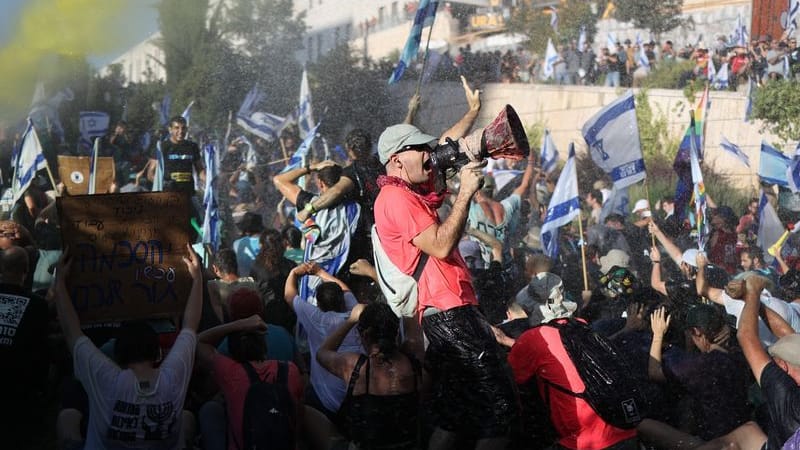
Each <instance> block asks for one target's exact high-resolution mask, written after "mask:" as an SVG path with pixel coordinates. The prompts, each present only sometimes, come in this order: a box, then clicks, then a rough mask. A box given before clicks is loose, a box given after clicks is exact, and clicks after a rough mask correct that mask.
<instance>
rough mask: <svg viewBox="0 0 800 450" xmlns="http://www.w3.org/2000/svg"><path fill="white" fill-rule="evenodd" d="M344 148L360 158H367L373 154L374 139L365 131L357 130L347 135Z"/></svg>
mask: <svg viewBox="0 0 800 450" xmlns="http://www.w3.org/2000/svg"><path fill="white" fill-rule="evenodd" d="M344 146H345V148H347V149H348V150H351V151H352V152H353V153H355V154H356V156H358V157H359V158H366V157H368V156H369V155H370V154H371V153H372V137H371V136H370V135H369V133H367V132H366V131H365V130H362V129H361V128H356V129H354V130H352V131H350V132H349V133H347V137H345V138H344Z"/></svg>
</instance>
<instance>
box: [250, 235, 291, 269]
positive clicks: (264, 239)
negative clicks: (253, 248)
mask: <svg viewBox="0 0 800 450" xmlns="http://www.w3.org/2000/svg"><path fill="white" fill-rule="evenodd" d="M258 242H259V244H260V245H261V249H260V250H259V251H258V256H256V261H257V262H258V263H260V264H261V265H262V266H264V268H265V269H267V270H268V271H272V270H273V269H275V268H276V267H278V264H280V261H281V258H283V252H284V250H286V247H285V245H284V244H283V236H281V233H280V232H279V231H278V230H276V229H273V228H270V229H268V230H264V232H263V233H261V237H260V238H259V239H258Z"/></svg>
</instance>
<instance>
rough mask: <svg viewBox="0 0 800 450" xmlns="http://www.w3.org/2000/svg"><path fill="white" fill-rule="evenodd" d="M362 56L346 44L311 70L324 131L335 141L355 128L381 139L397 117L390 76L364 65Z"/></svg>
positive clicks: (311, 78)
mask: <svg viewBox="0 0 800 450" xmlns="http://www.w3.org/2000/svg"><path fill="white" fill-rule="evenodd" d="M360 61H361V55H358V54H355V53H354V52H353V51H352V50H351V49H350V47H349V46H348V45H347V44H342V45H339V46H338V47H336V48H335V49H333V50H332V51H331V52H330V53H328V54H327V55H325V56H324V57H322V58H321V59H320V60H319V61H318V62H317V63H316V64H313V65H311V66H310V67H309V84H310V85H311V86H310V87H311V90H312V93H313V99H314V109H315V111H317V113H316V114H317V117H316V118H317V119H318V120H319V118H320V115H322V116H323V121H322V126H321V127H320V131H321V133H322V134H323V135H327V136H330V137H331V138H333V139H335V140H339V139H342V138H343V137H344V134H345V133H346V132H347V131H348V130H350V129H352V128H363V129H365V130H367V131H368V132H370V133H371V134H372V135H373V136H376V137H377V136H378V135H379V134H380V133H381V132H382V131H383V129H384V128H385V127H386V125H387V124H389V123H390V122H391V120H392V117H394V115H393V113H394V112H395V111H394V110H393V109H391V107H392V105H393V101H392V99H391V98H390V97H389V93H388V90H387V88H386V72H385V71H381V70H380V69H378V68H376V67H375V66H373V65H372V64H369V65H367V66H364V65H362V64H360Z"/></svg>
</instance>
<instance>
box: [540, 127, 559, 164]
mask: <svg viewBox="0 0 800 450" xmlns="http://www.w3.org/2000/svg"><path fill="white" fill-rule="evenodd" d="M541 159H542V170H543V171H544V173H550V172H552V171H553V170H555V168H556V166H557V165H558V149H557V148H556V144H555V143H553V137H552V136H551V135H550V130H548V129H545V130H544V137H543V138H542V154H541Z"/></svg>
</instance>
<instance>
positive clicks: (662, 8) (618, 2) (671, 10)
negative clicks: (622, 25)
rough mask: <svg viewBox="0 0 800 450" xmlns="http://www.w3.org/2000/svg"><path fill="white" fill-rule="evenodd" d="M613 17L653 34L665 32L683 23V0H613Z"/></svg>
mask: <svg viewBox="0 0 800 450" xmlns="http://www.w3.org/2000/svg"><path fill="white" fill-rule="evenodd" d="M614 4H615V6H616V8H615V9H614V17H615V18H616V19H617V20H620V21H622V22H631V23H633V25H634V26H636V27H637V28H644V29H646V30H649V31H650V32H651V33H653V34H655V35H656V37H658V36H660V35H661V33H666V32H667V31H670V30H672V29H674V28H676V27H678V26H680V25H681V24H682V23H683V18H682V17H681V13H682V11H683V0H659V1H653V0H614Z"/></svg>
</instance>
